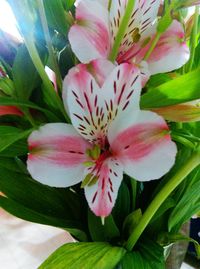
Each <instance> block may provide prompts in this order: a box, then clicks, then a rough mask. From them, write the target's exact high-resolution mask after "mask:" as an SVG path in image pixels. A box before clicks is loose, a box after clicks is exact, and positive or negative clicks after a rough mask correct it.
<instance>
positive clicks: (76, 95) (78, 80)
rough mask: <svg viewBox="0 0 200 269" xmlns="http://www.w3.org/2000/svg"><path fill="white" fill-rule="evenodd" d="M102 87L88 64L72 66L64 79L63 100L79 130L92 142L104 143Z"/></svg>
mask: <svg viewBox="0 0 200 269" xmlns="http://www.w3.org/2000/svg"><path fill="white" fill-rule="evenodd" d="M100 93H101V91H100V87H99V85H98V84H97V82H96V80H95V78H94V77H93V76H92V75H91V74H90V73H89V71H88V69H87V66H86V65H83V64H79V65H78V66H76V67H74V68H72V69H71V70H70V71H69V73H68V75H67V76H66V77H65V80H64V90H63V100H64V104H65V107H66V109H67V110H68V111H69V114H70V117H71V120H72V124H73V126H74V127H75V128H76V129H77V131H78V132H79V133H80V134H81V135H82V136H83V137H84V138H86V139H87V140H88V141H90V142H92V143H98V144H103V143H104V139H105V125H106V117H105V114H104V111H103V104H104V101H103V100H102V95H101V94H100Z"/></svg>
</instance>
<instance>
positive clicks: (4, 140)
mask: <svg viewBox="0 0 200 269" xmlns="http://www.w3.org/2000/svg"><path fill="white" fill-rule="evenodd" d="M31 131H32V130H26V131H23V130H20V129H18V128H15V127H11V126H0V152H2V151H4V150H5V149H7V148H8V147H9V146H11V145H12V144H14V143H15V142H17V141H18V140H21V139H22V138H27V136H28V135H29V134H30V133H31Z"/></svg>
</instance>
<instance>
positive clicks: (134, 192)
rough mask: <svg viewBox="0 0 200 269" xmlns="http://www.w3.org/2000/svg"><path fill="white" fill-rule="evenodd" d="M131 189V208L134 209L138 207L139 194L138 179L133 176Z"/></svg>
mask: <svg viewBox="0 0 200 269" xmlns="http://www.w3.org/2000/svg"><path fill="white" fill-rule="evenodd" d="M130 182H131V190H132V193H131V195H132V204H131V209H132V211H134V210H135V209H136V196H137V181H136V180H135V179H133V178H130Z"/></svg>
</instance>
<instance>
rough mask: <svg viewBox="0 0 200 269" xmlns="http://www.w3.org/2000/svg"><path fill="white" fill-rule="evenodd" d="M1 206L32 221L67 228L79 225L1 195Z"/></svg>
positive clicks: (19, 216) (17, 215)
mask: <svg viewBox="0 0 200 269" xmlns="http://www.w3.org/2000/svg"><path fill="white" fill-rule="evenodd" d="M0 206H1V207H2V208H3V209H5V210H6V211H7V212H9V213H10V214H12V215H14V216H16V217H18V218H21V219H24V220H27V221H30V222H36V223H40V224H45V225H51V226H55V227H59V228H65V229H67V227H71V226H72V227H73V226H75V225H77V223H76V222H73V221H71V220H65V219H60V218H54V217H50V216H47V215H45V214H41V213H38V212H36V211H34V210H31V209H30V208H27V207H25V206H23V205H21V204H19V203H17V202H15V201H13V200H12V199H8V198H6V197H3V196H0Z"/></svg>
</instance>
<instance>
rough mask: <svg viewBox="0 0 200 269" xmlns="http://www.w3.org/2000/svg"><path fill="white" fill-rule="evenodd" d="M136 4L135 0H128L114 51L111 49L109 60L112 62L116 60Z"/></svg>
mask: <svg viewBox="0 0 200 269" xmlns="http://www.w3.org/2000/svg"><path fill="white" fill-rule="evenodd" d="M115 1H116V0H115ZM134 5H135V0H128V3H127V6H126V10H125V13H124V16H123V18H122V21H121V23H120V25H119V29H118V32H117V35H116V38H115V41H114V44H113V48H112V51H111V53H110V55H109V60H110V61H111V62H114V61H115V59H116V58H117V54H118V51H119V47H120V45H121V42H122V40H123V38H124V35H125V33H126V30H127V27H128V23H129V21H130V18H131V14H132V11H133V8H134Z"/></svg>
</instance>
